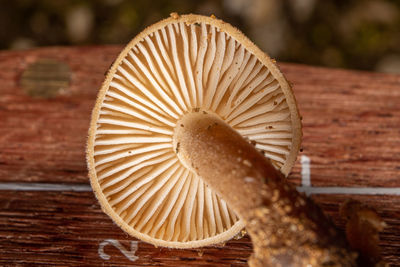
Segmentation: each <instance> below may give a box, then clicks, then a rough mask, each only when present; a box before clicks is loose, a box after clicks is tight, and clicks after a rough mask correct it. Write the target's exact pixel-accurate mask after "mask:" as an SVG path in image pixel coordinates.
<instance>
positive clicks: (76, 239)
mask: <svg viewBox="0 0 400 267" xmlns="http://www.w3.org/2000/svg"><path fill="white" fill-rule="evenodd" d="M33 199H34V201H32V200H33ZM109 239H113V240H118V241H120V243H121V245H122V246H123V247H124V248H125V249H126V250H128V251H130V250H131V249H130V241H135V239H133V238H130V237H129V236H127V235H126V234H125V233H124V232H123V231H122V230H121V229H120V228H119V227H118V226H116V225H114V224H113V223H112V221H111V219H110V218H108V217H107V216H106V215H105V214H104V213H103V212H102V211H101V209H100V207H99V205H98V203H97V200H96V199H95V197H94V196H93V194H92V193H91V192H79V193H77V192H13V191H3V192H1V194H0V265H1V266H4V264H13V265H14V264H21V265H29V266H31V264H33V263H35V264H38V265H41V266H42V265H52V266H54V265H62V266H66V265H67V266H80V265H82V264H83V265H85V266H86V265H87V266H89V265H90V266H100V265H102V264H106V265H107V266H121V265H129V264H133V263H134V264H135V265H150V266H216V265H218V266H231V264H232V265H233V266H247V264H246V260H247V258H248V257H249V256H250V253H251V251H252V247H251V242H250V240H249V238H248V237H245V238H243V239H240V240H232V241H230V242H229V243H227V244H226V245H222V244H221V245H220V246H214V247H208V248H204V249H184V250H178V249H166V248H156V247H154V246H153V245H150V244H147V243H144V242H139V244H138V249H137V252H136V253H135V254H134V255H136V256H137V257H138V259H137V260H136V261H134V262H132V261H131V260H129V259H128V258H127V257H125V256H124V255H123V254H122V252H121V251H120V250H118V249H116V248H115V247H114V246H112V245H107V246H105V247H104V252H105V253H106V254H108V255H110V259H109V260H104V259H102V258H101V257H100V255H99V252H98V250H99V246H100V244H101V243H102V242H103V241H105V240H109Z"/></svg>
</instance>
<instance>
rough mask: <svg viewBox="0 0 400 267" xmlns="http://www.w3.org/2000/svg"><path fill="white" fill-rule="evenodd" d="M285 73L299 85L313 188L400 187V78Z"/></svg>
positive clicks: (296, 68) (288, 68)
mask: <svg viewBox="0 0 400 267" xmlns="http://www.w3.org/2000/svg"><path fill="white" fill-rule="evenodd" d="M281 69H282V71H283V72H284V73H285V74H286V76H287V78H288V79H289V80H290V81H292V83H293V84H294V91H295V95H296V98H297V101H298V104H299V108H300V113H301V115H302V117H303V134H304V136H303V153H301V154H304V155H307V156H309V157H310V158H311V162H312V164H311V173H312V184H313V185H315V186H358V187H365V186H369V187H371V186H376V187H399V186H400V179H398V177H399V175H400V75H388V74H378V73H369V72H357V71H344V70H334V69H325V68H315V67H305V66H302V65H292V64H282V66H281ZM297 163H299V160H297ZM299 173H300V169H299V165H298V164H297V165H296V168H295V169H294V170H293V178H297V180H298V178H299Z"/></svg>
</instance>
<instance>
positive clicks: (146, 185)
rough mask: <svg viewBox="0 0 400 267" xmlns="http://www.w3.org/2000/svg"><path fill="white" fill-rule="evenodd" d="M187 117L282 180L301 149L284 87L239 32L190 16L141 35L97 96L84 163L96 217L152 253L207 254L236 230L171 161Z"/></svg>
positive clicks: (210, 195)
mask: <svg viewBox="0 0 400 267" xmlns="http://www.w3.org/2000/svg"><path fill="white" fill-rule="evenodd" d="M189 112H204V113H212V114H214V115H216V116H218V117H219V118H221V119H222V120H224V121H225V122H226V123H228V124H229V125H230V126H231V127H232V128H233V129H235V130H236V131H238V132H239V133H240V134H241V135H242V136H243V137H245V138H247V139H248V140H249V142H251V143H252V144H253V145H255V147H256V148H257V149H258V150H259V151H261V152H262V153H263V154H264V155H265V156H266V157H268V158H270V160H271V162H272V163H273V164H274V166H275V167H276V168H279V169H280V170H281V171H282V172H283V173H284V174H285V175H287V174H288V173H289V171H290V170H291V168H292V166H293V165H294V161H295V159H296V157H297V152H298V150H299V147H300V139H301V123H300V118H299V114H298V110H297V105H296V101H295V98H294V96H293V93H292V91H291V88H290V86H289V84H288V82H287V81H286V79H285V78H284V76H283V75H282V74H281V72H280V71H279V69H278V68H277V67H276V65H275V64H274V62H273V61H272V60H271V59H270V58H269V57H268V56H267V55H265V54H264V53H263V52H262V51H261V50H260V49H258V48H257V47H256V46H255V45H254V44H253V43H252V42H251V41H249V40H248V39H247V38H246V37H245V36H244V35H243V34H242V33H241V32H240V31H239V30H237V29H236V28H234V27H232V26H231V25H229V24H227V23H225V22H223V21H221V20H218V19H215V18H210V17H205V16H199V15H183V16H172V17H171V18H168V19H165V20H163V21H161V22H158V23H156V24H154V25H152V26H150V27H149V28H147V29H145V30H144V31H143V32H142V33H140V34H139V35H138V36H137V37H135V38H134V39H133V40H132V41H131V42H130V43H129V44H128V45H127V46H126V48H125V49H124V50H123V51H122V52H121V54H120V55H119V56H118V58H117V59H116V61H115V63H114V64H113V66H112V67H111V69H110V70H109V72H108V74H107V77H106V80H105V82H104V83H103V86H102V88H101V90H100V92H99V96H98V99H97V102H96V106H95V108H94V110H93V114H92V121H91V126H90V130H89V139H88V147H87V160H88V167H89V176H90V180H91V184H92V187H93V189H94V191H95V194H96V196H97V198H98V199H99V202H100V203H101V205H102V208H103V210H104V211H105V212H106V213H107V214H108V215H109V216H110V217H111V218H112V219H113V220H114V221H115V222H116V223H117V224H118V225H119V226H120V227H121V228H122V229H123V230H125V231H126V232H127V233H129V234H131V235H132V236H135V237H137V238H140V239H142V240H144V241H146V242H149V243H152V244H154V245H157V246H167V247H180V248H184V247H200V246H205V245H211V244H215V243H220V242H224V241H226V240H228V239H230V238H232V237H233V236H235V235H236V234H237V233H238V232H239V231H240V230H241V229H242V228H243V227H244V224H243V222H242V221H241V220H240V219H239V218H238V217H237V216H236V214H235V212H234V211H233V210H232V209H231V208H230V207H229V204H228V203H226V202H225V201H224V200H223V199H221V198H220V197H219V196H218V195H217V194H216V193H215V192H214V191H213V190H212V189H211V188H210V187H209V186H207V185H206V184H205V183H204V182H203V181H202V179H201V178H200V177H197V176H196V175H195V174H194V173H192V172H191V171H190V169H189V168H186V167H185V166H184V165H182V164H181V162H180V160H179V157H178V156H177V154H178V153H179V144H176V143H175V144H174V142H173V135H174V131H175V129H176V127H182V126H181V125H179V119H180V118H181V117H182V116H183V115H184V114H187V113H189Z"/></svg>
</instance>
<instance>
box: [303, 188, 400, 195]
mask: <svg viewBox="0 0 400 267" xmlns="http://www.w3.org/2000/svg"><path fill="white" fill-rule="evenodd" d="M297 190H298V191H300V192H304V193H306V195H312V194H314V195H316V194H317V195H318V194H324V195H329V194H338V195H340V194H343V195H397V196H400V187H338V186H332V187H312V186H310V187H308V186H299V187H297Z"/></svg>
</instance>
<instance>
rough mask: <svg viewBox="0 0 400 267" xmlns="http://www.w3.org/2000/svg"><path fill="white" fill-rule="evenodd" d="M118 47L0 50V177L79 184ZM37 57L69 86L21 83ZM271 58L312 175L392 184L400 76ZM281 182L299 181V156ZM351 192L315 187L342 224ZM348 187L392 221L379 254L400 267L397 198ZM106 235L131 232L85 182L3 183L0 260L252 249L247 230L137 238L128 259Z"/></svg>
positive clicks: (146, 260)
mask: <svg viewBox="0 0 400 267" xmlns="http://www.w3.org/2000/svg"><path fill="white" fill-rule="evenodd" d="M121 48H122V47H121V46H102V47H75V48H59V47H56V48H43V49H36V50H31V51H23V52H18V51H3V52H0V95H1V97H0V183H5V182H8V183H11V182H12V183H15V182H26V183H32V182H40V183H56V184H60V183H73V184H80V185H87V184H88V179H87V171H86V162H85V153H84V149H85V144H86V133H87V128H88V125H89V119H90V113H91V109H92V107H93V105H94V101H95V97H96V94H97V91H98V89H99V87H100V85H101V82H102V80H103V79H104V73H105V71H106V70H107V69H108V67H109V66H110V64H111V62H112V61H113V60H114V58H115V57H116V55H117V54H118V53H119V51H120V49H121ZM43 59H45V60H49V59H50V60H55V61H58V62H63V63H65V64H67V65H68V67H69V69H70V71H71V76H70V80H69V84H70V85H69V87H67V88H65V89H63V90H59V91H57V93H56V94H55V95H53V94H43V95H42V93H41V92H39V93H38V94H39V95H38V94H34V93H32V92H30V91H27V90H24V89H23V86H22V85H23V83H22V84H21V77H23V73H24V71H25V70H26V69H27V68H28V67H29V66H31V64H33V63H35V62H38V61H40V60H43ZM280 66H281V68H282V70H283V72H284V73H285V74H286V76H287V77H288V79H289V80H290V81H291V82H293V84H294V91H295V94H296V97H297V99H298V102H299V108H300V112H301V114H302V115H303V118H304V119H303V124H304V129H303V131H304V138H303V152H302V153H300V156H299V157H301V156H308V157H309V158H310V159H311V183H312V185H313V186H325V187H326V186H341V187H372V188H373V187H390V188H394V187H400V179H398V177H399V174H400V163H399V162H400V76H399V75H387V74H376V73H367V72H354V71H343V70H332V69H324V68H315V67H307V66H302V65H295V64H280ZM25 77H26V76H25ZM28 77H30V76H28ZM62 77H64V76H62ZM33 88H35V87H33ZM289 181H290V182H292V183H294V184H297V185H299V184H300V183H301V164H300V159H298V161H297V163H296V166H295V168H294V170H293V172H292V174H291V175H290V176H289ZM349 197H350V196H348V195H317V196H313V198H314V199H315V200H316V201H317V202H319V203H321V204H322V205H323V208H324V210H325V211H327V212H328V213H329V214H331V215H332V217H333V219H334V221H335V222H336V223H337V224H338V225H339V226H341V227H343V221H342V220H341V219H340V218H339V216H338V213H337V211H338V206H339V205H340V203H342V202H343V201H344V200H345V199H347V198H349ZM351 197H352V198H356V199H358V200H360V201H362V202H364V203H367V204H369V205H371V206H372V207H375V208H376V209H377V210H378V211H379V212H380V213H381V214H382V216H383V218H384V220H385V221H386V222H387V223H388V225H389V227H388V228H387V229H386V230H385V231H384V232H383V234H382V242H381V245H382V248H383V253H384V255H385V258H386V260H388V261H389V262H391V263H392V264H393V266H395V265H396V264H397V266H400V264H399V262H400V250H399V244H400V240H399V236H400V214H399V212H398V211H399V209H400V197H399V196H393V195H387V196H367V195H358V196H351ZM107 239H112V240H117V241H120V243H121V244H122V245H123V246H124V247H125V248H126V249H127V250H128V252H129V250H130V248H129V246H130V241H132V240H133V239H131V238H130V237H128V236H126V234H124V233H123V232H122V231H121V230H120V229H119V228H118V227H116V226H115V225H114V224H113V223H112V222H111V220H110V219H109V218H108V217H107V216H106V215H104V214H103V213H102V212H101V210H100V208H99V206H98V204H97V201H96V199H95V198H94V196H93V194H92V193H91V192H62V191H61V192H26V191H1V193H0V265H5V266H7V265H17V264H20V265H29V266H31V265H32V264H33V263H36V264H38V265H47V264H48V265H63V266H65V265H69V266H76V265H82V263H83V262H84V263H85V265H86V264H87V265H93V266H94V265H96V266H97V265H99V264H105V265H108V266H121V265H128V264H134V265H136V264H137V265H156V266H160V265H162V266H182V265H185V266H188V265H196V266H198V265H204V266H206V265H216V264H218V265H220V266H231V264H232V265H233V266H246V264H245V261H246V259H247V257H248V256H249V255H250V253H251V243H250V240H249V238H248V237H245V238H243V239H240V240H233V241H230V242H228V243H227V244H226V245H225V246H220V247H211V248H205V249H203V250H202V251H203V255H201V253H199V251H198V250H173V249H165V248H154V247H153V246H151V245H149V244H145V243H142V242H139V244H138V246H139V248H138V250H137V252H136V253H134V255H137V256H138V257H139V259H137V260H136V261H135V262H131V261H130V260H129V259H128V258H127V257H126V256H124V255H123V253H122V252H121V251H120V250H119V249H117V248H115V247H114V246H112V245H106V246H105V247H104V252H105V253H107V254H109V255H110V256H111V259H110V260H104V259H102V258H101V257H100V256H99V254H98V249H99V245H100V244H101V243H102V242H104V240H107ZM132 255H133V253H132Z"/></svg>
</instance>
